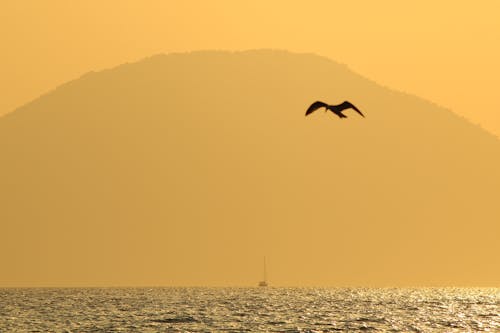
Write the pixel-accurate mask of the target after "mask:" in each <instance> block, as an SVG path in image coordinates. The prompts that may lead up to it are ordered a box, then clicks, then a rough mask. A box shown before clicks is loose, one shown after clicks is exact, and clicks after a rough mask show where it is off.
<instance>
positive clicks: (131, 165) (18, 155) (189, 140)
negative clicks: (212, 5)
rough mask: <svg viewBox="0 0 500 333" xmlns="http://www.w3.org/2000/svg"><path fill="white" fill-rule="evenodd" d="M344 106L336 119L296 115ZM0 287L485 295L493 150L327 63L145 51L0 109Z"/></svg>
mask: <svg viewBox="0 0 500 333" xmlns="http://www.w3.org/2000/svg"><path fill="white" fill-rule="evenodd" d="M315 100H322V101H325V102H329V103H340V102H342V101H343V100H349V101H351V102H353V103H354V104H356V105H357V106H358V107H359V108H360V109H361V110H362V111H363V112H364V113H365V115H366V118H361V117H360V116H359V115H357V114H355V113H354V112H352V110H351V111H346V115H347V116H348V117H349V118H347V119H342V120H341V119H339V118H337V117H336V116H334V115H333V114H331V113H324V112H323V111H317V112H315V113H313V114H312V115H310V116H308V117H307V118H306V117H304V112H305V109H306V108H307V107H308V106H309V104H310V103H312V102H313V101H315ZM0 156H1V167H0V171H1V172H0V221H1V223H2V224H1V225H2V232H1V233H0V261H1V262H2V274H0V286H2V285H3V286H11V285H21V286H22V285H116V284H124V285H180V284H188V285H227V284H237V285H238V284H240V285H241V284H243V285H245V284H254V283H255V282H256V281H258V280H259V279H260V278H261V277H260V272H261V258H262V256H263V255H266V256H267V258H268V264H269V275H270V279H271V281H272V283H274V284H282V285H302V284H308V285H490V286H491V285H493V286H495V285H496V286H498V281H499V280H498V276H500V266H499V265H498V264H497V263H498V255H499V254H500V242H498V236H499V235H500V223H499V221H500V209H499V208H498V192H499V189H500V142H499V140H497V139H496V138H495V137H493V136H492V135H490V134H488V133H487V132H485V131H483V130H482V129H480V128H479V127H477V126H475V125H472V124H471V123H469V122H468V121H466V120H464V119H463V118H460V117H458V116H456V115H455V114H453V113H451V112H450V111H448V110H445V109H442V108H440V107H438V106H436V105H434V104H432V103H429V102H427V101H425V100H422V99H419V98H417V97H414V96H411V95H407V94H403V93H400V92H396V91H393V90H389V89H387V88H385V87H382V86H380V85H378V84H376V83H375V82H373V81H370V80H367V79H365V78H363V77H361V76H359V75H357V74H355V73H353V72H352V71H350V70H349V69H348V68H347V67H346V66H343V65H340V64H337V63H335V62H333V61H331V60H328V59H326V58H322V57H319V56H315V55H311V54H294V53H288V52H282V51H270V50H269V51H267V50H261V51H246V52H237V53H230V52H215V51H214V52H193V53H185V54H170V55H157V56H153V57H151V58H147V59H144V60H142V61H140V62H137V63H132V64H125V65H121V66H118V67H116V68H113V69H110V70H105V71H102V72H98V73H89V74H86V75H84V76H82V77H81V78H79V79H77V80H74V81H71V82H69V83H67V84H64V85H62V86H60V87H58V88H57V89H55V90H54V91H52V92H50V93H48V94H46V95H44V96H42V97H40V98H39V99H36V100H34V101H33V102H31V103H29V104H27V105H25V106H24V107H21V108H19V109H18V110H16V111H15V112H13V113H11V114H9V115H7V116H4V117H2V118H0Z"/></svg>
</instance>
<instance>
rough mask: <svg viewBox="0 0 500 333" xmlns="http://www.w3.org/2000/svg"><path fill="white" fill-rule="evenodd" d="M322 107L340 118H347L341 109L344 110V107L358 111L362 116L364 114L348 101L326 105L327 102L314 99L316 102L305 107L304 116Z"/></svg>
mask: <svg viewBox="0 0 500 333" xmlns="http://www.w3.org/2000/svg"><path fill="white" fill-rule="evenodd" d="M322 107H325V108H326V110H325V112H326V111H328V110H330V111H332V112H333V113H335V114H336V115H337V116H338V117H339V118H341V119H342V118H347V116H346V115H345V114H343V113H342V111H344V110H345V109H354V111H356V112H357V113H359V114H360V115H361V116H362V117H364V116H365V115H364V114H363V113H361V111H359V109H358V108H357V107H355V106H354V105H353V104H351V103H350V102H348V101H344V102H343V103H341V104H338V105H328V104H326V103H323V102H321V101H316V102H314V103H312V104H311V106H310V107H309V108H308V109H307V111H306V116H307V115H309V114H311V113H313V112H314V111H316V110H317V109H319V108H322Z"/></svg>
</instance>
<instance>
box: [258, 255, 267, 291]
mask: <svg viewBox="0 0 500 333" xmlns="http://www.w3.org/2000/svg"><path fill="white" fill-rule="evenodd" d="M267 286H268V284H267V269H266V257H264V280H262V281H259V287H267Z"/></svg>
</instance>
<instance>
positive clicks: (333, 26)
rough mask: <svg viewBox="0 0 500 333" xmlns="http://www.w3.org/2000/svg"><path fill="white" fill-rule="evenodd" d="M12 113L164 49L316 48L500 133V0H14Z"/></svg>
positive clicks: (4, 106)
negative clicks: (77, 80)
mask: <svg viewBox="0 0 500 333" xmlns="http://www.w3.org/2000/svg"><path fill="white" fill-rule="evenodd" d="M0 6H1V8H0V9H1V10H0V12H1V13H2V14H1V20H0V38H1V41H2V42H1V43H2V57H1V59H2V61H0V73H2V75H0V89H1V91H2V92H3V93H2V99H1V100H0V114H2V113H6V112H9V111H12V110H13V109H15V108H17V107H19V106H21V105H23V104H25V103H27V102H28V101H30V100H32V99H34V98H36V97H38V96H39V95H41V94H43V93H45V92H47V91H49V90H52V89H53V88H54V87H56V86H57V85H59V84H62V83H64V82H66V81H69V80H72V79H74V78H76V77H79V76H80V75H81V74H83V73H85V72H88V71H91V70H94V71H95V70H101V69H105V68H109V67H114V66H116V65H119V64H122V63H124V62H133V61H136V60H139V59H141V58H144V57H147V56H150V55H152V54H157V53H168V52H174V51H190V50H199V49H218V50H243V49H255V48H273V49H285V50H289V51H298V52H313V53H317V54H319V55H323V56H327V57H329V58H331V59H333V60H336V61H339V62H342V63H345V64H347V65H349V66H350V67H351V68H352V69H353V70H355V71H357V72H358V73H360V74H362V75H364V76H366V77H368V78H371V79H373V80H375V81H377V82H378V83H381V84H383V85H386V86H389V87H392V88H395V89H398V90H402V91H405V92H409V93H412V94H416V95H418V96H421V97H424V98H427V99H429V100H431V101H433V102H435V103H437V104H439V105H443V106H445V107H447V108H450V109H452V110H454V111H455V112H457V113H459V114H460V115H463V116H465V117H467V118H468V119H470V120H471V121H472V122H474V123H479V124H481V125H482V126H483V127H485V128H487V129H489V130H490V131H493V132H495V133H496V134H497V135H500V113H499V112H498V110H499V109H500V101H499V99H498V98H497V91H498V87H499V86H500V65H499V63H498V59H500V51H499V50H500V46H499V45H500V20H499V19H498V13H500V3H499V2H498V1H493V0H492V1H487V0H484V1H478V2H470V1H467V2H465V1H464V2H457V1H418V2H415V3H409V2H404V1H387V0H382V1H321V0H311V1H294V2H292V1H262V0H254V1H232V0H213V1H192V0H188V1H168V0H167V1H151V0H145V1H129V0H119V1H116V0H109V1H97V0H87V1H64V0H50V1H37V0H28V1H11V0H7V1H2V4H1V5H0Z"/></svg>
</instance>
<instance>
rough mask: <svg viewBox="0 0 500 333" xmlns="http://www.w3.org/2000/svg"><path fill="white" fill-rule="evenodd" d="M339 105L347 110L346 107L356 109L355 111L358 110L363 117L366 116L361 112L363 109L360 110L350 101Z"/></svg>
mask: <svg viewBox="0 0 500 333" xmlns="http://www.w3.org/2000/svg"><path fill="white" fill-rule="evenodd" d="M339 107H340V108H341V109H342V110H345V109H354V111H356V112H357V113H359V114H360V115H361V116H363V117H364V116H365V115H364V114H363V113H361V111H359V109H358V108H357V107H355V106H354V105H353V104H351V103H350V102H348V101H345V102H344V103H342V104H340V105H339Z"/></svg>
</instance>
